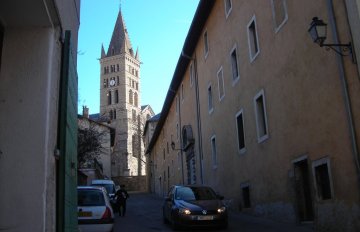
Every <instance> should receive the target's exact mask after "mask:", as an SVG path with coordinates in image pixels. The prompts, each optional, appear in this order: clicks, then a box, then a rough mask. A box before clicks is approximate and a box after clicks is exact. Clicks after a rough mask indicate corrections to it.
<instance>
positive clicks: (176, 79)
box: [146, 0, 215, 154]
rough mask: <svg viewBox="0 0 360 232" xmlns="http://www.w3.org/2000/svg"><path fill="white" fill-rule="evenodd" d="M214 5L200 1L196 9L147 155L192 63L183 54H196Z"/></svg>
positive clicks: (210, 2) (206, 1)
mask: <svg viewBox="0 0 360 232" xmlns="http://www.w3.org/2000/svg"><path fill="white" fill-rule="evenodd" d="M214 3H215V0H200V2H199V5H198V7H197V9H196V12H195V15H194V18H193V20H192V23H191V25H190V29H189V31H188V34H187V36H186V39H185V42H184V45H183V49H182V51H181V53H180V57H179V60H178V63H177V65H176V68H175V72H174V75H173V78H172V80H171V83H170V86H169V89H168V92H167V94H166V98H165V102H164V105H163V108H162V110H161V115H160V119H159V122H158V124H157V126H156V128H155V131H154V134H153V136H152V138H151V141H150V143H149V146H148V148H147V150H146V154H148V153H150V152H151V150H152V148H153V147H154V145H155V142H156V140H157V138H158V137H159V135H160V132H161V129H162V127H163V126H164V123H165V121H166V118H167V116H168V114H169V111H170V107H171V103H172V102H173V100H174V98H175V96H176V91H177V90H178V88H179V86H180V83H181V81H182V79H183V77H184V73H185V71H186V68H187V66H188V64H189V62H190V60H189V59H188V58H186V57H185V56H184V55H183V54H186V56H191V55H192V54H193V53H194V50H195V48H196V45H197V42H198V40H199V38H200V36H201V32H202V30H203V28H204V25H205V23H206V21H207V19H208V17H209V15H210V12H211V10H212V8H213V6H214Z"/></svg>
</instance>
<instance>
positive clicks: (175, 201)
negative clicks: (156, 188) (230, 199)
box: [163, 185, 228, 229]
mask: <svg viewBox="0 0 360 232" xmlns="http://www.w3.org/2000/svg"><path fill="white" fill-rule="evenodd" d="M223 199H224V197H222V196H219V195H217V194H216V193H215V191H214V190H213V189H212V188H210V187H207V186H193V185H188V186H180V185H176V186H172V187H171V188H170V190H169V193H168V196H167V197H166V198H165V202H164V205H163V219H164V223H169V222H170V223H171V225H172V226H173V229H178V228H179V227H180V226H186V227H188V226H190V227H193V226H216V227H221V228H227V225H228V213H227V209H226V207H225V205H224V204H223V202H222V200H223Z"/></svg>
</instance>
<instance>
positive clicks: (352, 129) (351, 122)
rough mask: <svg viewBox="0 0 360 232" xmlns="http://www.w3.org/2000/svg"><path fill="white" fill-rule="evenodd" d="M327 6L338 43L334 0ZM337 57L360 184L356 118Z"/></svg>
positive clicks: (339, 57)
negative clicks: (354, 117)
mask: <svg viewBox="0 0 360 232" xmlns="http://www.w3.org/2000/svg"><path fill="white" fill-rule="evenodd" d="M327 7H328V14H329V24H330V26H331V31H332V36H333V41H334V43H335V44H338V43H339V38H338V32H337V26H336V18H335V13H334V3H333V0H327ZM353 52H354V51H353ZM336 59H337V63H338V68H339V77H340V81H341V85H342V92H343V97H344V104H345V108H346V116H347V121H348V126H349V133H350V139H351V147H352V153H353V158H354V161H355V166H356V171H357V178H358V182H359V185H360V164H359V150H358V144H357V140H356V132H355V127H354V120H353V114H352V108H351V102H350V96H349V90H348V84H347V81H346V75H345V67H344V61H343V58H342V57H341V56H340V55H337V56H336Z"/></svg>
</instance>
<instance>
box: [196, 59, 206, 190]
mask: <svg viewBox="0 0 360 232" xmlns="http://www.w3.org/2000/svg"><path fill="white" fill-rule="evenodd" d="M194 81H195V92H196V121H197V129H198V140H199V160H200V181H201V184H204V176H203V162H202V161H203V157H204V155H203V148H202V132H201V117H200V101H199V82H198V71H197V60H196V54H195V58H194Z"/></svg>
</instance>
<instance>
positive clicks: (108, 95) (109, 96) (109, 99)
mask: <svg viewBox="0 0 360 232" xmlns="http://www.w3.org/2000/svg"><path fill="white" fill-rule="evenodd" d="M107 97H108V105H111V91H109V92H108V93H107Z"/></svg>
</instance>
